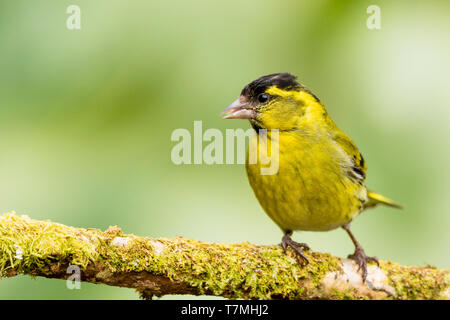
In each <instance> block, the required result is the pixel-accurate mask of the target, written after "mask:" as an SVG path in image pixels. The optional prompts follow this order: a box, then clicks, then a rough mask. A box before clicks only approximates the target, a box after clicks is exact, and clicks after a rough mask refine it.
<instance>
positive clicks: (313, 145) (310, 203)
mask: <svg viewBox="0 0 450 320" xmlns="http://www.w3.org/2000/svg"><path fill="white" fill-rule="evenodd" d="M223 113H224V114H225V116H224V119H248V120H249V121H250V124H251V126H252V127H253V129H254V130H256V132H260V131H261V129H265V130H263V131H265V132H266V134H265V135H261V134H260V135H254V137H253V138H252V141H251V142H250V145H249V150H248V153H247V162H246V170H247V176H248V180H249V182H250V185H251V186H252V188H253V191H254V193H255V195H256V197H257V198H258V200H259V202H260V204H261V206H262V207H263V209H264V210H265V212H266V213H267V214H268V216H269V217H270V218H271V219H272V220H273V221H274V222H275V223H276V224H277V225H278V226H279V227H280V228H281V230H282V231H283V233H284V236H283V238H282V242H281V246H282V247H283V249H284V251H285V252H286V249H287V248H288V247H290V248H292V249H293V250H294V252H295V253H296V254H297V255H298V256H299V258H300V259H302V260H303V261H304V262H305V263H308V259H307V257H306V256H305V255H304V253H303V249H309V247H308V245H306V244H304V243H297V242H295V241H294V240H292V239H291V235H292V232H293V231H295V230H303V231H328V230H332V229H336V228H338V227H342V228H343V229H344V230H345V231H346V232H347V233H348V235H349V236H350V238H351V240H352V242H353V244H354V245H355V252H354V253H353V254H351V255H349V258H351V259H353V260H355V262H356V263H357V265H358V266H359V269H360V270H361V271H362V277H363V279H364V281H365V279H366V277H367V263H368V262H370V261H373V262H376V263H377V264H378V260H377V258H376V257H368V256H366V254H365V252H364V250H363V248H362V247H361V245H360V244H359V243H358V241H357V240H356V239H355V237H354V236H353V234H352V233H351V231H350V222H351V221H352V220H353V219H354V218H355V217H356V216H358V215H359V214H360V213H361V212H362V211H363V210H365V209H367V208H370V207H374V206H376V205H378V204H384V205H388V206H391V207H396V208H400V206H399V205H398V204H396V203H394V202H393V201H392V200H390V199H388V198H386V197H384V196H382V195H380V194H377V193H374V192H372V191H369V190H368V189H367V188H366V186H365V185H364V179H365V177H366V163H365V161H364V159H363V157H362V155H361V153H360V152H359V151H358V148H357V147H356V146H355V144H354V143H353V141H352V140H351V139H350V138H349V137H348V136H347V135H346V134H345V133H344V132H342V131H341V130H340V129H339V128H338V127H337V126H336V124H335V123H334V122H333V120H332V119H331V118H330V116H329V115H328V113H327V111H326V110H325V107H324V106H323V104H322V103H321V102H320V100H319V99H318V98H317V97H316V96H315V95H314V94H313V93H312V92H311V91H309V90H308V89H307V88H305V87H304V86H303V85H301V84H300V83H299V82H297V81H296V77H295V76H293V75H291V74H289V73H275V74H269V75H266V76H263V77H261V78H258V79H256V80H255V81H253V82H251V83H250V84H248V85H247V86H245V87H244V89H243V90H242V92H241V95H240V97H239V98H238V99H237V100H236V101H234V102H233V103H232V104H231V105H230V106H228V107H227V108H226V109H225V110H224V112H223ZM274 129H276V131H277V135H275V134H273V133H272V131H273V130H274ZM273 132H275V131H273ZM258 137H260V138H258ZM258 141H259V142H258ZM271 144H276V146H277V147H278V148H277V149H278V152H279V155H278V158H279V159H278V161H279V163H278V172H276V174H272V175H263V174H261V170H260V169H261V167H263V166H264V165H265V164H263V163H262V161H260V159H259V158H258V159H257V161H255V162H256V163H250V162H249V160H248V159H249V156H248V154H249V153H250V152H255V153H257V154H258V148H261V146H264V147H267V148H268V149H270V148H269V147H268V146H271Z"/></svg>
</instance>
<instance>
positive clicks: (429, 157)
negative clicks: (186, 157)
mask: <svg viewBox="0 0 450 320" xmlns="http://www.w3.org/2000/svg"><path fill="white" fill-rule="evenodd" d="M70 4H77V5H79V6H80V8H81V30H68V29H67V28H66V19H67V18H68V16H69V15H68V14H67V13H66V8H67V7H68V6H69V5H70ZM371 4H376V5H378V6H380V8H381V29H380V30H369V29H368V28H367V27H366V20H367V18H368V14H367V13H366V9H367V7H368V6H369V5H371ZM449 18H450V3H449V2H446V1H406V0H405V1H395V2H394V1H379V0H376V1H324V0H322V1H261V0H253V1H238V0H227V1H207V0H202V1H200V0H193V1H183V0H178V1H170V2H168V1H143V0H142V1H120V0H114V1H113V0H101V1H100V0H97V1H88V0H74V1H43V0H39V1H32V2H31V1H22V0H20V1H19V0H16V1H2V2H1V4H0V137H1V138H0V151H1V156H0V177H1V178H0V212H3V213H4V212H9V211H12V210H14V211H16V212H17V213H18V214H26V215H29V216H30V217H32V218H34V219H50V220H53V221H56V222H60V223H63V224H67V225H71V226H77V227H94V228H100V229H106V228H107V227H108V226H110V225H118V226H120V227H121V228H123V231H124V232H125V233H134V234H137V235H145V236H152V237H160V236H163V237H175V236H179V235H181V236H184V237H192V238H196V239H199V240H204V241H209V242H241V241H251V242H254V243H258V244H276V243H279V241H280V237H281V233H280V231H279V229H278V227H277V226H276V225H275V224H274V223H272V221H271V220H270V219H269V218H268V217H267V216H266V215H265V213H264V212H263V210H262V209H261V208H260V206H259V204H258V203H257V200H256V199H255V197H254V195H253V192H252V190H251V189H250V186H249V185H248V182H247V178H246V175H245V169H244V167H243V165H212V166H208V165H181V166H176V165H174V164H173V163H172V162H171V159H170V153H171V149H172V147H173V146H174V145H175V144H176V143H174V142H172V141H171V140H170V137H171V134H172V132H173V130H174V129H177V128H187V129H189V130H190V131H191V132H192V129H193V121H194V120H202V121H203V128H204V129H207V128H218V129H220V130H222V131H223V132H224V131H225V129H226V128H244V129H247V128H248V127H249V125H248V123H247V122H244V121H238V120H227V121H222V120H221V118H220V116H219V112H220V111H221V110H222V109H223V108H224V107H225V106H227V105H228V104H229V103H230V102H231V101H233V100H234V99H235V98H236V97H237V96H238V94H239V92H240V90H241V89H242V87H243V86H244V85H245V84H247V83H248V82H250V81H252V80H253V79H255V78H257V77H259V76H261V75H264V74H267V73H273V72H285V71H288V72H291V73H294V74H296V75H298V76H299V79H300V81H301V82H302V83H304V84H305V85H306V86H308V87H309V88H310V89H311V90H312V91H313V92H314V93H315V94H317V95H318V96H319V97H320V98H321V100H322V101H323V102H324V103H325V105H326V106H327V108H328V111H329V113H330V114H331V116H332V117H333V118H334V120H335V121H336V122H337V124H338V125H339V126H340V127H341V128H342V129H343V130H344V131H345V132H346V133H347V134H349V135H350V136H351V137H352V138H353V140H354V141H355V142H356V144H357V145H358V147H359V148H360V150H361V152H362V153H363V155H364V157H365V159H366V161H367V163H368V178H367V185H368V186H370V188H371V189H373V190H376V191H379V192H381V193H383V194H385V195H387V196H389V197H391V198H393V199H395V200H396V201H398V202H400V203H402V204H403V205H404V206H405V207H406V209H405V210H403V211H396V210H393V209H389V208H378V209H376V210H371V211H368V212H366V213H364V214H363V215H362V216H360V217H359V218H358V219H357V220H356V221H355V222H354V223H353V230H354V233H355V235H356V237H357V238H358V239H359V241H360V242H361V243H362V245H363V247H364V248H365V250H366V252H367V253H368V254H369V255H377V256H378V257H380V258H381V259H388V260H393V261H396V262H399V263H402V264H413V265H425V264H431V265H435V266H437V267H439V268H450V256H449V252H450V234H449V226H450V214H449V208H450V197H449V191H450V182H449V179H450V171H449V170H448V166H449V163H450V148H449V147H450V143H449V134H450V128H449V123H450V90H449V85H450V41H449V36H448V35H449V31H450V19H449ZM294 239H296V240H298V241H302V242H307V243H309V244H310V246H311V247H312V248H313V249H314V250H319V251H325V252H331V253H332V254H334V255H338V256H346V255H347V254H349V253H351V252H353V245H352V243H351V241H350V239H349V238H348V236H347V235H346V234H345V232H344V231H342V230H335V231H331V232H326V233H311V232H304V233H296V234H295V237H294ZM0 298H2V299H34V298H39V299H47V298H56V299H136V298H138V295H137V293H135V292H134V291H133V290H129V289H120V288H113V287H108V286H104V285H90V284H86V283H83V284H82V288H81V290H68V289H66V285H65V282H64V281H58V280H47V279H42V278H39V279H32V278H30V277H26V276H20V277H15V278H11V279H2V280H0ZM166 298H174V297H166Z"/></svg>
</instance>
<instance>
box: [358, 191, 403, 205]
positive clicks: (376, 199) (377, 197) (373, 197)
mask: <svg viewBox="0 0 450 320" xmlns="http://www.w3.org/2000/svg"><path fill="white" fill-rule="evenodd" d="M367 196H368V197H369V201H368V202H367V203H366V204H365V205H364V208H372V207H375V206H377V205H378V204H380V203H381V204H384V205H387V206H389V207H393V208H397V209H403V207H402V206H401V205H399V204H397V203H395V202H394V201H392V200H391V199H389V198H386V197H385V196H382V195H381V194H378V193H375V192H372V191H369V190H368V191H367Z"/></svg>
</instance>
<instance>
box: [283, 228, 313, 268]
mask: <svg viewBox="0 0 450 320" xmlns="http://www.w3.org/2000/svg"><path fill="white" fill-rule="evenodd" d="M281 247H282V248H283V250H284V252H285V253H286V250H287V248H288V247H291V249H292V250H294V252H295V254H296V255H297V257H299V258H301V260H303V264H305V265H306V264H308V263H309V260H308V258H307V257H306V256H305V254H304V253H303V249H306V250H309V246H308V245H307V244H306V243H299V242H295V241H294V240H292V239H291V237H290V234H289V233H286V234H285V235H284V236H283V238H282V240H281Z"/></svg>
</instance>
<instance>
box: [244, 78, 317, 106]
mask: <svg viewBox="0 0 450 320" xmlns="http://www.w3.org/2000/svg"><path fill="white" fill-rule="evenodd" d="M271 86H277V87H278V88H280V89H283V90H297V91H301V90H304V91H307V92H308V93H310V94H311V95H313V94H312V93H311V92H310V91H309V90H308V89H306V88H305V87H304V86H302V85H301V84H300V83H299V82H298V81H297V77H296V76H294V75H292V74H290V73H287V72H283V73H272V74H268V75H265V76H262V77H260V78H258V79H256V80H254V81H252V82H250V83H249V84H248V85H246V86H245V87H244V89H242V92H241V95H242V96H244V97H248V98H250V99H251V98H254V97H257V96H258V95H259V94H261V93H263V92H265V91H266V89H267V88H269V87H271ZM313 96H314V95H313ZM314 98H316V100H317V101H319V99H317V97H316V96H314Z"/></svg>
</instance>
